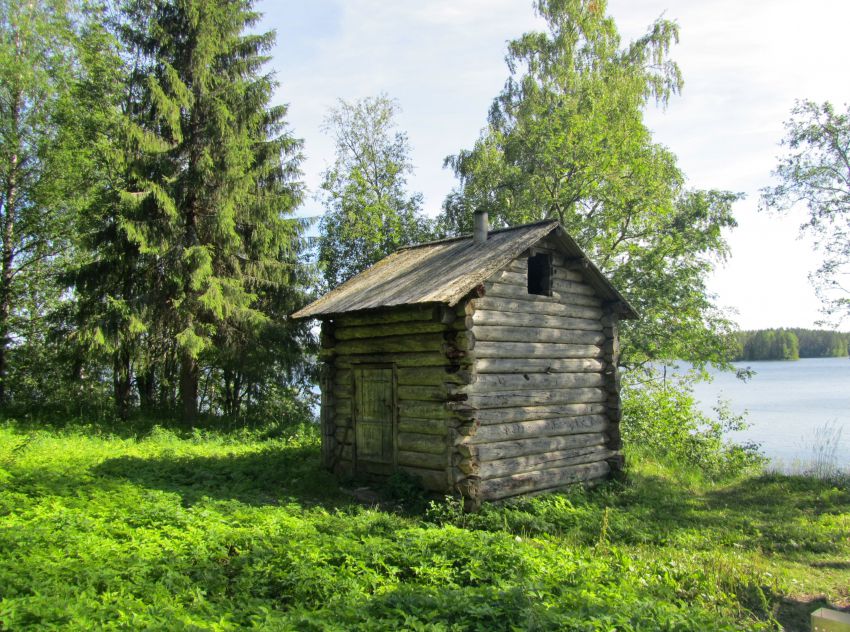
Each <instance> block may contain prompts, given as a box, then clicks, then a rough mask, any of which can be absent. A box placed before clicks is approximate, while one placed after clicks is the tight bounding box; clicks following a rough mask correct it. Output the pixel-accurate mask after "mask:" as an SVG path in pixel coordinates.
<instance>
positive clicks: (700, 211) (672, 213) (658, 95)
mask: <svg viewBox="0 0 850 632" xmlns="http://www.w3.org/2000/svg"><path fill="white" fill-rule="evenodd" d="M535 6H536V8H537V11H538V13H539V14H540V15H541V17H542V18H543V19H544V20H545V21H546V25H547V27H548V30H547V31H546V32H542V33H537V32H534V33H527V34H525V35H523V36H522V37H520V38H519V39H517V40H514V41H512V42H510V43H509V52H508V58H507V61H508V67H509V69H510V73H511V75H510V77H509V79H508V81H507V83H506V84H505V87H504V89H503V90H502V92H501V94H500V95H499V96H498V97H497V98H496V99H495V100H494V102H493V106H492V108H491V111H490V116H489V125H488V126H487V128H486V129H485V130H484V132H483V133H482V135H481V137H480V138H479V140H478V141H477V142H476V144H475V146H474V147H473V148H472V149H471V150H464V151H461V152H460V153H458V154H457V155H455V156H451V157H449V158H448V159H447V160H446V163H447V165H448V166H450V167H452V168H453V169H454V171H455V174H456V175H457V176H458V178H459V179H460V186H459V187H458V188H457V189H456V190H455V191H454V192H453V193H452V194H451V195H450V196H449V197H448V198H447V200H446V203H445V213H444V215H443V218H442V222H443V224H444V226H445V228H446V229H447V230H448V231H450V232H464V231H466V232H468V231H469V229H470V225H471V221H472V211H474V210H475V209H479V208H480V209H484V210H487V211H488V212H489V214H490V217H491V218H492V220H493V223H494V224H495V225H497V226H499V225H515V224H521V223H524V222H531V221H536V220H540V219H543V218H557V219H558V220H560V221H561V223H562V224H563V225H564V226H565V227H566V229H567V231H568V232H569V233H570V234H571V235H572V236H573V237H575V238H576V240H577V241H578V243H579V244H580V245H581V246H582V248H584V249H585V251H586V252H588V254H589V255H590V257H591V259H593V260H594V261H595V262H596V263H597V264H598V265H599V266H600V267H601V268H602V270H603V271H604V272H606V273H607V274H608V275H609V277H610V278H611V279H612V281H613V282H614V285H615V286H616V287H618V289H620V290H622V291H623V292H624V293H625V295H626V296H627V298H629V300H630V301H631V302H632V303H633V304H634V305H635V306H636V307H637V308H638V311H639V312H640V313H641V316H642V317H641V319H640V320H638V321H634V322H627V323H623V328H622V336H623V340H624V358H625V360H626V362H628V363H639V362H642V361H644V360H646V359H652V358H670V359H673V358H685V359H688V360H692V361H696V362H705V361H710V360H713V361H721V362H722V361H724V360H726V359H727V347H726V342H727V340H728V338H727V337H726V336H725V334H727V333H728V332H729V331H730V329H731V327H730V323H729V321H728V319H727V318H726V317H725V315H724V314H723V313H722V312H721V311H720V310H718V309H717V308H716V307H715V305H714V304H713V301H712V298H711V297H710V295H709V293H708V291H707V289H706V286H705V278H706V276H707V274H708V273H709V272H710V271H711V270H712V268H713V266H714V263H715V262H716V261H717V260H718V259H722V258H723V257H724V256H725V255H726V252H727V246H726V242H725V240H724V238H723V235H722V230H723V229H724V228H730V227H733V226H734V225H735V221H734V218H733V217H732V212H731V207H732V204H733V203H734V202H735V201H736V200H737V199H739V197H740V196H739V195H736V194H734V193H730V192H727V191H691V190H687V189H685V188H684V181H685V177H684V175H683V174H682V173H681V171H680V170H679V168H678V166H677V164H676V158H675V156H674V155H673V154H671V153H670V151H669V150H667V149H666V148H665V147H663V146H661V145H659V144H657V143H654V142H653V139H652V135H651V133H650V131H649V129H648V128H647V127H646V125H645V124H644V122H643V110H644V108H645V107H646V106H647V105H648V104H649V102H650V101H655V102H656V103H660V104H662V105H666V104H667V102H668V101H669V99H670V97H671V96H672V95H673V94H675V93H677V92H678V91H679V89H680V88H681V86H682V78H681V74H680V72H679V68H678V66H677V65H676V64H675V63H674V62H673V61H672V60H671V59H670V58H669V50H670V48H671V46H672V45H673V44H674V43H675V42H676V41H677V40H678V34H679V31H678V26H677V25H676V24H675V23H673V22H671V21H669V20H665V19H659V20H657V21H656V22H654V23H653V24H652V25H651V26H650V28H649V29H648V31H647V33H646V34H645V35H644V36H642V37H640V38H638V39H637V40H635V41H633V42H631V43H629V44H628V45H626V46H622V45H621V41H620V36H619V34H618V32H617V29H616V25H615V24H614V21H613V20H612V19H611V18H610V17H608V16H606V15H605V11H606V3H605V2H586V1H582V0H551V1H550V0H539V1H538V2H536V3H535Z"/></svg>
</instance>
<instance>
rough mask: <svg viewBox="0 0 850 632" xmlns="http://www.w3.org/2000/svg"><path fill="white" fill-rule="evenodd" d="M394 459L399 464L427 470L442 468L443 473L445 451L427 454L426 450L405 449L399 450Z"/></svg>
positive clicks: (445, 463)
mask: <svg viewBox="0 0 850 632" xmlns="http://www.w3.org/2000/svg"><path fill="white" fill-rule="evenodd" d="M396 460H397V462H398V464H399V465H409V466H411V467H423V468H425V469H429V470H442V471H443V473H444V475H445V469H446V465H447V462H446V455H445V453H440V454H429V453H427V452H408V451H406V450H399V451H398V454H397V459H396Z"/></svg>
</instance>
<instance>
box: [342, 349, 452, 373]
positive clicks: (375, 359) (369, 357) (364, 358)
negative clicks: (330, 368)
mask: <svg viewBox="0 0 850 632" xmlns="http://www.w3.org/2000/svg"><path fill="white" fill-rule="evenodd" d="M370 363H375V364H390V363H393V364H395V365H396V366H399V367H423V366H448V364H449V360H448V359H447V358H446V355H445V354H444V353H443V352H442V350H441V349H437V350H435V351H430V352H429V351H422V352H419V353H391V354H376V353H367V354H360V355H342V356H337V357H336V358H335V360H334V366H336V367H337V369H340V370H345V369H349V368H351V366H352V365H353V364H370Z"/></svg>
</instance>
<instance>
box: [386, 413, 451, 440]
mask: <svg viewBox="0 0 850 632" xmlns="http://www.w3.org/2000/svg"><path fill="white" fill-rule="evenodd" d="M447 421H448V420H447V419H424V418H422V417H399V420H398V430H399V432H416V433H419V434H429V435H438V436H444V435H445V434H446V429H447V428H448V423H447Z"/></svg>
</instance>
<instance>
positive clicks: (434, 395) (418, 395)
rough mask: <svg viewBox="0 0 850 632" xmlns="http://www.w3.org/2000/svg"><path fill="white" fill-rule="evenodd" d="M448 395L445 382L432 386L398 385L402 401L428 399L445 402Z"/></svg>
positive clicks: (428, 400)
mask: <svg viewBox="0 0 850 632" xmlns="http://www.w3.org/2000/svg"><path fill="white" fill-rule="evenodd" d="M447 397H448V389H447V388H446V386H445V385H444V384H440V385H432V386H407V385H400V386H399V387H398V399H399V400H400V401H404V400H406V401H426V402H445V401H446V398H447Z"/></svg>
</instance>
